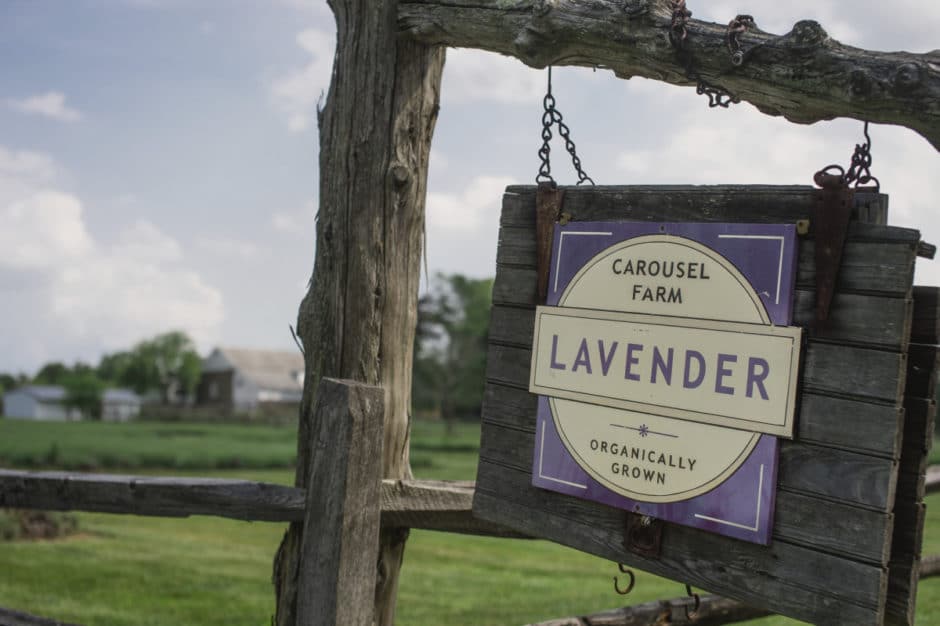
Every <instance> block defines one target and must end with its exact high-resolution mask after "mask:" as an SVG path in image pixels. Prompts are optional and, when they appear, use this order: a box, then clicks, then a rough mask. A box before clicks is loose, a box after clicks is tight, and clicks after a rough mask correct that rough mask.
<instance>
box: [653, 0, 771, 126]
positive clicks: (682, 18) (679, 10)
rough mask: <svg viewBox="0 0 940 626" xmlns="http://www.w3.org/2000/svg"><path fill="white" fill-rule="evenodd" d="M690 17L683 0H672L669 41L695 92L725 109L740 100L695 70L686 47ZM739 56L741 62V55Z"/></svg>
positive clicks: (709, 102) (690, 53)
mask: <svg viewBox="0 0 940 626" xmlns="http://www.w3.org/2000/svg"><path fill="white" fill-rule="evenodd" d="M690 17H692V11H689V9H688V8H686V6H685V0H672V22H671V24H670V27H669V41H670V42H672V47H673V48H675V49H676V58H677V59H678V61H679V65H681V66H682V68H683V69H684V70H685V77H686V78H688V79H689V80H690V81H692V82H693V83H695V92H696V93H697V94H699V95H705V96H708V106H709V107H712V108H714V107H722V108H723V109H727V108H728V107H729V106H731V105H732V104H737V103H739V102H740V101H741V100H740V99H739V98H738V97H737V96H735V95H734V94H732V93H731V92H730V91H728V90H727V89H725V88H724V87H720V86H718V85H713V84H711V83H709V82H707V81H706V80H705V79H704V78H702V75H701V74H699V73H698V72H697V71H696V70H695V63H694V60H693V59H692V51H691V50H689V49H688V48H687V47H686V40H687V39H688V36H689V29H688V22H689V18H690ZM739 17H740V16H739ZM752 21H753V20H752ZM732 54H733V53H732ZM741 58H742V62H743V58H744V57H743V55H742V57H741Z"/></svg>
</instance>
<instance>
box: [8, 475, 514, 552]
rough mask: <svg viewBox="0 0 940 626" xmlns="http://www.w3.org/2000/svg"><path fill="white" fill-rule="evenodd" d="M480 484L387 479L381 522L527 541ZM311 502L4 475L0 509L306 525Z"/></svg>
mask: <svg viewBox="0 0 940 626" xmlns="http://www.w3.org/2000/svg"><path fill="white" fill-rule="evenodd" d="M473 486H474V484H473V483H472V482H463V481H438V480H432V481H427V480H390V479H389V480H383V481H382V488H381V506H382V524H383V525H386V526H401V527H407V528H421V529H426V530H439V531H445V532H453V533H461V534H470V535H486V536H498V537H516V538H526V537H527V536H526V535H523V534H520V533H518V532H515V531H512V530H510V529H508V528H504V527H502V526H498V525H496V524H491V523H489V522H486V521H484V520H480V519H476V518H474V517H473V515H472V513H471V510H470V508H471V504H472V501H473ZM305 502H306V495H305V494H304V491H303V490H302V489H298V488H295V487H287V486H284V485H275V484H272V483H259V482H251V481H244V480H232V479H218V478H159V477H152V476H118V475H112V474H69V473H63V472H30V471H19V470H0V508H24V509H39V510H46V511H91V512H98V513H119V514H127V515H150V516H156V517H188V516H190V515H213V516H216V517H226V518H230V519H237V520H245V521H254V522H299V521H303V519H304V506H305Z"/></svg>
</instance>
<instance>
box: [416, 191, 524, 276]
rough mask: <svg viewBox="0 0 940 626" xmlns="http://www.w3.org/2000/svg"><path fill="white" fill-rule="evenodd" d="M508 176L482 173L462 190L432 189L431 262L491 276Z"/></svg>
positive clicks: (429, 210)
mask: <svg viewBox="0 0 940 626" xmlns="http://www.w3.org/2000/svg"><path fill="white" fill-rule="evenodd" d="M516 182H517V181H515V180H514V179H512V178H509V177H505V176H479V177H477V178H474V179H473V180H471V181H470V182H469V184H467V186H466V187H465V188H464V189H463V190H462V191H459V192H439V191H432V192H428V197H427V237H428V243H427V254H428V265H429V266H430V267H433V268H435V270H440V271H444V272H448V273H452V272H459V273H462V274H467V275H470V276H491V275H492V274H493V270H494V269H495V267H496V241H497V238H498V230H499V226H498V225H499V212H500V209H501V207H502V197H503V191H504V190H505V188H506V186H507V185H512V184H514V183H516Z"/></svg>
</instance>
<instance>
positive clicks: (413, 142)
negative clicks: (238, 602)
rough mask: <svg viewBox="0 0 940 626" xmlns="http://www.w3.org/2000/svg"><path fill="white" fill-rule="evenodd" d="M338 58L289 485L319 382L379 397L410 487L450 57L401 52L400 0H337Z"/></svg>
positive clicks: (382, 601)
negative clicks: (419, 322)
mask: <svg viewBox="0 0 940 626" xmlns="http://www.w3.org/2000/svg"><path fill="white" fill-rule="evenodd" d="M330 8H331V9H332V10H333V13H334V16H335V18H336V34H337V36H336V52H335V55H334V62H333V71H332V76H331V82H330V88H329V92H328V94H327V97H326V101H325V105H324V106H323V108H322V110H320V111H319V115H318V124H319V131H320V132H319V138H320V161H319V207H318V210H317V239H316V259H315V262H314V268H313V275H312V277H311V280H310V285H309V289H308V291H307V294H306V296H305V297H304V299H303V301H302V302H301V305H300V311H299V313H298V319H297V333H298V336H299V337H300V340H301V342H302V344H303V348H304V353H305V371H306V374H305V378H304V395H303V400H302V402H301V410H300V423H299V428H298V467H297V475H296V484H297V486H298V487H306V484H305V482H304V481H305V480H306V476H307V474H308V471H307V469H308V465H309V463H310V448H309V442H310V433H311V432H313V431H314V430H315V424H314V423H313V420H314V418H313V412H312V407H313V403H314V395H315V390H316V385H317V383H318V381H319V380H320V378H321V377H324V376H332V377H336V378H344V379H351V380H357V381H361V382H364V383H368V384H373V385H380V386H381V387H383V388H384V389H385V393H386V401H385V416H384V420H383V422H384V425H385V432H384V439H385V441H384V446H383V447H384V458H383V460H382V467H383V476H384V477H385V478H390V479H407V478H410V477H411V468H410V465H409V457H408V450H409V445H408V443H409V432H408V415H409V412H410V409H411V397H410V395H411V371H412V367H411V366H412V357H413V354H412V352H413V343H414V342H413V337H414V332H415V323H416V319H417V301H418V285H419V282H420V269H421V256H422V252H423V250H424V205H425V192H426V188H427V171H428V168H427V166H428V159H429V154H430V146H431V136H432V134H433V130H434V125H435V122H436V120H437V113H438V109H439V100H440V98H439V95H440V77H441V71H442V69H443V64H444V54H445V51H444V49H443V48H440V47H432V46H427V45H424V44H421V43H418V42H415V41H409V40H404V39H401V38H400V37H399V36H398V29H397V25H396V22H397V2H395V1H394V0H335V1H333V2H330ZM301 532H302V529H301V527H300V526H299V525H297V524H295V525H292V526H291V528H290V529H289V530H288V533H287V535H286V536H285V538H284V540H283V541H282V545H281V548H280V549H279V550H278V556H277V558H276V559H275V563H274V577H273V578H274V582H275V593H276V595H277V597H278V611H277V620H276V622H277V624H278V626H287V625H290V624H293V623H294V618H293V616H292V615H291V614H290V609H291V607H293V606H294V605H295V600H294V598H295V597H296V595H297V588H296V580H297V559H296V556H297V554H299V550H300V546H301V543H302V537H301ZM406 539H407V530H402V529H399V528H395V527H389V526H385V527H383V528H382V531H381V537H380V544H381V550H380V556H379V559H378V563H377V568H378V578H377V588H376V604H377V606H378V607H379V609H378V610H377V613H376V623H377V624H378V625H379V626H391V624H393V623H394V613H395V598H396V594H397V585H398V572H399V570H400V567H401V560H402V555H403V552H404V547H405V541H406Z"/></svg>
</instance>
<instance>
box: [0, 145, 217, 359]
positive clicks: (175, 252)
mask: <svg viewBox="0 0 940 626" xmlns="http://www.w3.org/2000/svg"><path fill="white" fill-rule="evenodd" d="M11 154H16V153H12V152H10V151H8V150H5V149H3V148H0V176H3V175H5V176H6V178H7V183H3V179H0V185H3V190H4V191H5V193H3V194H0V224H3V228H2V229H0V249H3V250H4V254H3V255H0V301H2V302H5V303H9V304H8V306H7V307H5V310H4V332H3V333H0V370H5V369H8V368H10V367H12V366H14V365H15V366H17V367H22V366H25V367H31V368H35V367H38V366H39V365H40V364H41V363H42V362H43V361H45V360H51V359H58V360H67V361H68V360H71V359H75V358H81V359H84V360H91V361H94V360H95V359H97V358H98V356H99V355H100V354H101V353H102V352H104V351H110V350H118V349H124V348H127V347H129V346H131V345H133V344H134V343H135V342H137V341H139V340H140V339H142V338H145V337H148V336H152V335H155V334H157V333H160V332H164V331H166V330H169V329H173V328H182V329H184V330H185V331H186V332H188V333H189V334H190V335H191V336H192V337H193V338H194V339H195V340H196V341H197V343H199V344H200V345H201V346H206V345H208V343H209V342H211V341H213V340H215V339H216V338H217V335H218V332H219V327H220V325H221V323H222V319H223V316H224V307H223V302H222V296H221V293H220V292H219V290H218V289H216V288H215V287H213V286H211V285H208V284H206V282H205V281H204V280H203V279H202V278H201V277H200V275H199V274H198V273H196V272H195V271H193V270H192V269H191V268H189V267H187V266H186V265H185V264H184V262H183V261H184V255H183V250H182V247H181V246H180V244H179V243H178V242H177V241H176V240H175V239H174V238H172V237H170V236H169V235H167V234H166V233H164V232H163V231H161V230H160V229H159V228H158V227H157V226H155V225H154V224H153V223H151V222H149V221H146V220H139V221H137V222H135V223H132V224H130V225H129V226H128V227H127V228H125V229H124V230H122V231H121V232H119V234H118V236H117V239H116V242H115V243H113V244H108V245H105V244H103V243H102V242H101V241H99V240H97V239H96V238H95V236H94V235H93V233H92V232H90V230H89V228H88V225H87V223H86V221H85V217H84V207H83V206H82V202H81V200H80V199H79V198H77V197H76V196H75V195H73V194H69V193H65V192H62V191H59V190H56V189H54V188H53V185H38V184H36V183H35V182H33V181H31V180H30V177H31V176H32V177H34V178H42V177H43V176H46V175H47V174H48V173H49V170H50V169H53V168H54V164H53V163H52V160H51V159H49V158H48V157H46V156H44V155H37V154H34V153H29V154H31V155H32V156H29V157H28V158H24V157H14V158H10V155H11ZM21 154H22V153H21ZM10 163H13V164H15V167H9V165H10ZM24 163H25V164H29V166H28V167H26V166H23V164H24ZM4 164H6V166H5V165H4ZM12 171H19V172H22V175H21V176H20V177H19V178H16V177H13V176H11V175H10V174H9V172H12ZM10 180H13V182H14V183H15V184H10V183H9V181H10ZM47 182H48V181H47ZM13 195H15V197H14V198H13V199H10V196H13Z"/></svg>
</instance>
